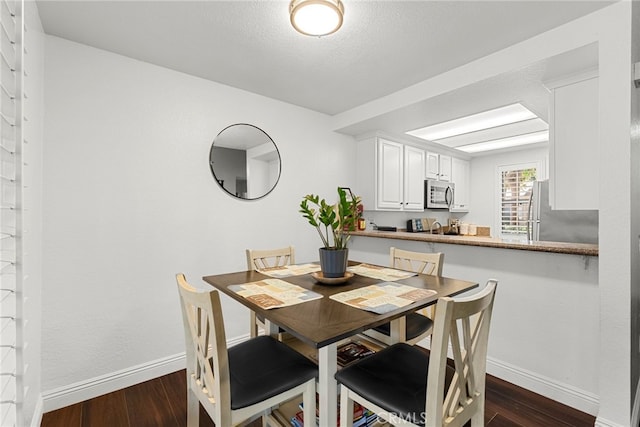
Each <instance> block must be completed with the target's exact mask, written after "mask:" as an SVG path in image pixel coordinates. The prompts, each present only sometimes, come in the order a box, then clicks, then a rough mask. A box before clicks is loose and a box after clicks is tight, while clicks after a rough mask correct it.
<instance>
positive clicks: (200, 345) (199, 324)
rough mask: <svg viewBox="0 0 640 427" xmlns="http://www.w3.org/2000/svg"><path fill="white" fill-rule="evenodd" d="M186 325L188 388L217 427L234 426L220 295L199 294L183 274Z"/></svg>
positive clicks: (180, 280) (180, 285) (179, 278)
mask: <svg viewBox="0 0 640 427" xmlns="http://www.w3.org/2000/svg"><path fill="white" fill-rule="evenodd" d="M176 280H177V282H178V290H179V292H180V302H181V307H182V320H183V323H184V332H185V341H186V349H187V351H186V353H187V354H186V356H187V388H188V389H189V390H190V391H191V392H193V393H194V394H195V395H196V396H197V398H198V400H199V401H200V403H202V405H203V406H204V407H205V409H206V410H207V412H208V413H209V415H210V416H211V417H212V419H213V422H214V423H215V425H217V426H218V425H221V426H224V425H227V426H230V425H231V423H232V421H231V420H232V415H231V390H230V385H229V384H230V382H229V363H228V355H227V347H226V342H227V340H226V337H225V332H224V321H223V318H222V309H221V305H220V296H219V295H218V292H217V291H211V292H203V291H198V290H196V289H195V288H194V287H192V286H191V285H189V283H187V281H186V279H185V277H184V275H183V274H178V275H176Z"/></svg>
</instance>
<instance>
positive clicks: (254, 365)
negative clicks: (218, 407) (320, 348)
mask: <svg viewBox="0 0 640 427" xmlns="http://www.w3.org/2000/svg"><path fill="white" fill-rule="evenodd" d="M228 354H229V372H230V378H231V409H239V408H244V407H247V406H249V405H253V404H254V403H258V402H261V401H263V400H265V399H268V398H270V397H273V396H275V395H277V394H280V393H282V392H284V391H286V390H288V389H290V388H293V387H295V386H297V385H300V384H302V383H304V382H306V381H307V380H309V379H311V378H315V377H317V376H318V367H317V365H316V364H315V363H313V362H312V361H310V360H309V359H307V358H306V357H304V356H303V355H301V354H300V353H298V352H297V351H295V350H293V349H292V348H290V347H289V346H287V345H286V344H283V343H281V342H280V341H278V340H276V339H274V338H272V337H270V336H261V337H257V338H253V339H250V340H248V341H245V342H243V343H240V344H238V345H235V346H233V347H231V348H229V350H228Z"/></svg>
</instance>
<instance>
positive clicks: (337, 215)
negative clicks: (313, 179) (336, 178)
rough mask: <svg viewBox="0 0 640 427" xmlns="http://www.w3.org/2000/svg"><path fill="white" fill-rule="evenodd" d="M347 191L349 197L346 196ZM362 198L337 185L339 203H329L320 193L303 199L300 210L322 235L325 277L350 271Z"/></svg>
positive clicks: (321, 252)
mask: <svg viewBox="0 0 640 427" xmlns="http://www.w3.org/2000/svg"><path fill="white" fill-rule="evenodd" d="M347 190H348V191H349V197H347ZM359 203H360V198H359V197H356V196H354V195H353V193H351V190H350V189H349V188H343V187H338V202H337V203H336V204H335V205H331V204H328V203H327V202H326V200H325V199H320V196H317V195H315V194H308V195H306V196H304V198H303V199H302V202H300V213H302V216H303V217H304V218H306V219H307V220H308V221H309V224H311V225H312V226H314V227H315V228H316V230H317V231H318V234H319V235H320V239H321V240H322V244H323V247H322V248H320V269H321V270H322V275H323V276H324V277H326V278H338V277H344V275H345V272H346V270H347V260H348V257H349V249H348V248H347V243H348V242H349V239H350V238H351V235H350V234H349V232H350V231H354V230H356V227H357V224H358V217H359V215H360V211H359V209H358V204H359Z"/></svg>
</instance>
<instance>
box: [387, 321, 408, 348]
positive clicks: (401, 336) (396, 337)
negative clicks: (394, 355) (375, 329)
mask: <svg viewBox="0 0 640 427" xmlns="http://www.w3.org/2000/svg"><path fill="white" fill-rule="evenodd" d="M389 332H390V333H391V343H392V344H395V343H398V342H402V341H405V337H406V336H407V318H406V317H404V316H403V317H400V318H398V319H395V320H392V321H391V324H390V326H389Z"/></svg>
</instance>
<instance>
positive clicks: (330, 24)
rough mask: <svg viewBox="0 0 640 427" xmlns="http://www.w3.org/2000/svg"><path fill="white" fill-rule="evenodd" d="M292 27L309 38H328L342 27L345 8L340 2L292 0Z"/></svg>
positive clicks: (329, 0) (290, 6)
mask: <svg viewBox="0 0 640 427" xmlns="http://www.w3.org/2000/svg"><path fill="white" fill-rule="evenodd" d="M289 14H290V16H291V25H293V28H295V29H296V31H298V32H299V33H302V34H305V35H307V36H317V37H321V36H326V35H329V34H332V33H335V32H336V31H338V29H340V27H341V26H342V19H343V17H344V6H343V5H342V2H341V1H340V0H291V3H290V4H289Z"/></svg>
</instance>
